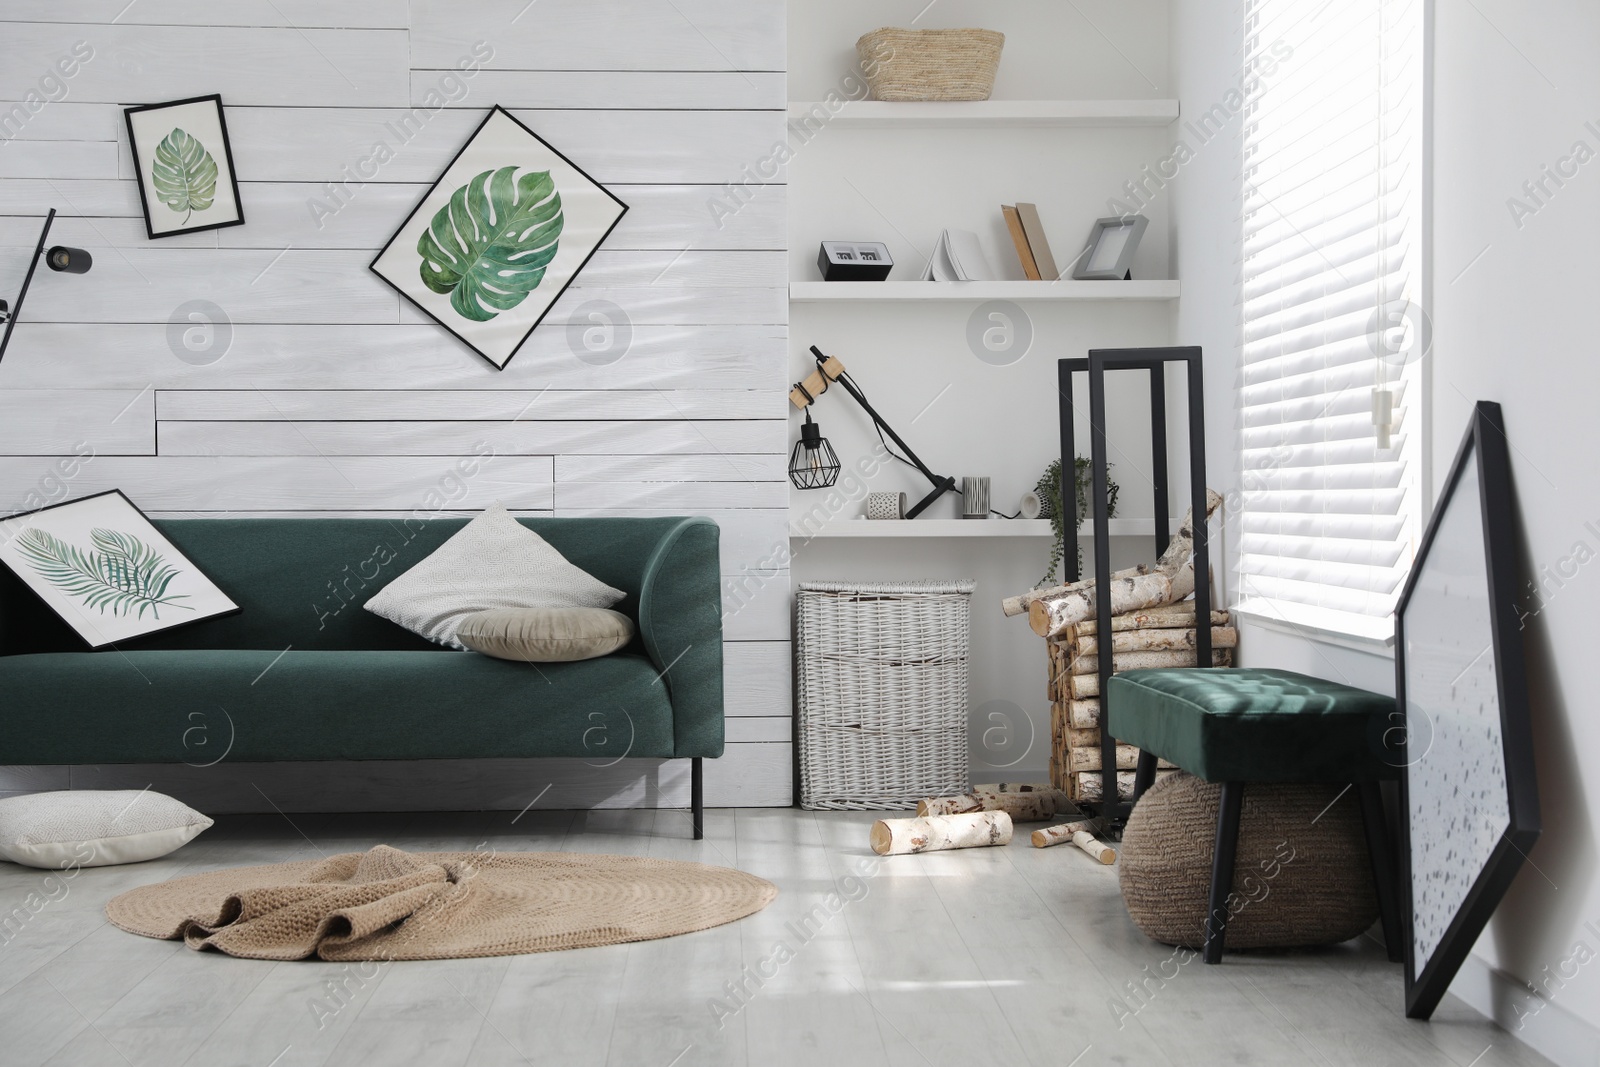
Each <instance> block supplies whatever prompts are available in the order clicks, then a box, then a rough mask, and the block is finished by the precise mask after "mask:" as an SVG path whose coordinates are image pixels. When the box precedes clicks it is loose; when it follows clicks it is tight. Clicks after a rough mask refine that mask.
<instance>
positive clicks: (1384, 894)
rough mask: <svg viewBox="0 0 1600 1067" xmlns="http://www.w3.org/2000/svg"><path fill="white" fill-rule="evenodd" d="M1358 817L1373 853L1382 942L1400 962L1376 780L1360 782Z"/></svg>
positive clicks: (1395, 898)
mask: <svg viewBox="0 0 1600 1067" xmlns="http://www.w3.org/2000/svg"><path fill="white" fill-rule="evenodd" d="M1356 789H1357V790H1359V791H1360V794H1361V821H1362V823H1363V824H1364V825H1365V826H1366V830H1367V853H1368V854H1369V855H1370V856H1371V857H1372V881H1373V883H1374V885H1375V886H1376V887H1377V891H1378V915H1379V916H1380V917H1381V918H1382V919H1383V944H1384V947H1385V948H1386V949H1388V951H1389V962H1390V963H1399V962H1401V961H1402V960H1403V959H1404V958H1405V957H1404V954H1403V953H1402V952H1401V944H1400V939H1401V937H1402V936H1403V935H1402V934H1401V932H1400V931H1401V926H1400V900H1399V894H1398V888H1399V887H1398V886H1396V885H1395V877H1394V857H1393V856H1392V855H1391V854H1390V852H1389V834H1388V830H1387V828H1386V827H1385V825H1384V823H1385V820H1384V817H1383V790H1382V788H1381V787H1380V786H1379V785H1378V783H1377V782H1360V783H1358V784H1357V785H1356Z"/></svg>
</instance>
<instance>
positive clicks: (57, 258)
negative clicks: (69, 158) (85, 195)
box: [0, 208, 94, 359]
mask: <svg viewBox="0 0 1600 1067" xmlns="http://www.w3.org/2000/svg"><path fill="white" fill-rule="evenodd" d="M55 218H56V209H55V208H51V209H50V214H48V215H46V216H45V217H44V229H42V230H40V231H39V243H38V244H36V245H34V246H33V258H32V259H30V260H28V273H27V274H25V275H23V278H22V292H20V293H18V294H17V306H16V307H15V308H12V307H9V306H7V304H6V302H5V301H4V300H0V322H4V323H5V324H6V332H5V336H3V337H0V359H4V358H5V355H6V345H8V344H10V343H11V328H12V327H13V326H15V325H16V324H17V316H19V315H21V314H22V301H23V300H25V299H26V298H27V296H28V286H30V285H32V284H33V272H34V270H35V269H36V268H37V267H38V266H39V257H40V256H41V255H42V256H44V261H45V265H46V266H48V267H49V268H50V269H51V270H53V271H60V272H65V273H67V274H87V273H89V268H90V267H92V266H94V257H93V256H91V255H89V253H87V252H85V251H84V250H83V249H81V248H68V247H67V246H66V245H54V246H52V247H51V248H50V250H49V251H46V250H45V247H44V242H45V239H46V238H48V237H49V236H50V224H51V223H52V222H54V221H55Z"/></svg>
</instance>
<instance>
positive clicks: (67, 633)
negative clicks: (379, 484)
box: [0, 518, 723, 838]
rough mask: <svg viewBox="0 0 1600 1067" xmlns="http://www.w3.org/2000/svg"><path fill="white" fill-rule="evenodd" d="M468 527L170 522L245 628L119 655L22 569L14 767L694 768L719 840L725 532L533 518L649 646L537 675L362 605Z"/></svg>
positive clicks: (225, 626) (12, 711) (6, 650)
mask: <svg viewBox="0 0 1600 1067" xmlns="http://www.w3.org/2000/svg"><path fill="white" fill-rule="evenodd" d="M465 521H466V520H464V519H431V520H420V519H407V520H400V519H394V520H384V519H231V518H230V519H183V520H168V521H161V522H157V523H156V525H157V526H158V527H159V528H160V529H161V531H162V532H163V533H165V534H166V535H167V536H168V537H169V538H171V539H172V541H173V543H174V544H176V545H178V546H179V547H180V548H181V549H183V551H184V552H185V553H187V554H188V556H189V558H190V559H192V560H193V561H194V562H195V563H196V564H198V565H199V566H200V567H201V568H202V569H203V570H204V571H205V572H206V573H207V574H208V575H209V576H210V577H211V579H212V580H213V581H215V582H216V583H217V584H218V585H219V586H220V587H221V588H222V589H223V591H224V592H226V593H227V594H228V595H229V596H230V597H232V598H233V600H234V602H235V603H237V604H239V606H240V607H241V608H242V609H243V610H242V611H240V612H238V613H236V614H233V615H229V616H225V617H222V618H216V619H209V620H205V621H202V622H197V623H195V624H193V625H190V626H185V627H181V628H178V629H174V630H170V631H167V632H165V633H161V634H156V635H153V636H151V637H148V638H144V639H142V640H139V641H135V642H129V643H128V644H127V645H125V646H124V647H121V648H117V649H107V650H104V651H100V652H89V651H85V645H84V643H83V642H82V641H81V640H80V639H79V638H78V637H77V636H76V634H75V633H73V631H72V630H71V629H70V628H69V627H68V626H67V625H66V624H65V623H63V622H62V621H61V620H60V619H59V618H57V617H56V615H55V614H54V613H53V612H52V611H51V610H50V609H49V608H47V607H46V606H44V604H43V603H41V602H40V601H39V600H38V599H37V598H36V597H35V596H34V595H33V594H32V593H31V592H30V591H29V590H28V589H27V587H26V586H24V585H23V584H22V583H21V582H20V581H19V580H18V579H17V578H16V577H15V576H14V575H12V574H11V573H10V572H9V571H7V570H5V568H0V693H3V694H4V698H3V702H0V764H9V765H39V764H95V763H179V762H182V763H190V764H198V765H204V764H208V763H212V762H215V761H217V760H218V759H220V758H226V759H227V760H230V761H235V762H262V761H269V762H270V761H284V760H410V759H463V758H466V759H473V758H485V757H502V756H504V757H522V756H528V757H532V756H557V757H560V756H570V757H577V758H582V759H586V760H589V761H594V762H597V763H603V764H608V763H610V762H612V761H613V760H616V759H620V758H622V757H624V756H630V757H652V758H690V759H692V760H693V761H694V762H693V774H692V779H693V785H692V798H693V809H694V811H693V818H694V835H695V837H697V838H698V837H700V836H701V833H702V788H701V782H702V777H701V762H700V761H701V759H702V758H704V757H708V756H709V757H716V756H720V755H721V754H722V747H723V721H722V719H723V705H722V606H721V579H720V577H719V573H720V571H719V568H718V564H717V539H718V529H717V525H716V523H714V522H712V521H711V520H709V519H704V518H644V519H625V518H593V519H522V520H520V521H521V522H522V523H523V525H524V526H526V527H528V528H529V529H531V530H533V531H534V532H535V533H538V534H539V535H540V536H541V537H543V538H544V539H545V540H547V541H549V542H550V544H552V545H554V546H555V548H556V549H558V550H559V551H560V552H561V553H562V555H564V556H566V558H567V559H569V560H571V561H572V562H573V563H574V564H576V565H577V566H579V567H582V568H583V569H584V570H586V571H588V572H589V573H590V574H592V575H594V576H595V577H596V578H598V579H600V580H601V581H603V582H605V583H606V584H608V585H610V586H613V587H615V588H617V589H621V590H623V591H625V592H626V593H627V594H628V595H627V597H626V599H624V600H623V601H621V602H620V603H619V604H617V605H616V610H618V611H621V612H623V613H624V614H626V615H628V616H629V617H630V618H631V619H632V620H633V621H634V623H635V625H636V627H637V630H638V633H637V636H636V637H635V638H634V640H633V642H632V643H631V644H630V645H629V646H628V647H627V648H625V649H623V650H622V651H620V652H617V653H615V654H613V655H610V656H605V657H603V658H601V659H593V660H584V661H581V662H578V663H548V664H537V665H531V664H524V663H510V662H506V661H504V660H496V659H491V658H489V657H487V656H481V655H479V654H477V653H475V652H456V651H452V650H450V649H446V648H442V647H440V646H438V645H435V644H432V643H430V642H428V641H425V640H423V639H422V638H420V637H417V636H416V635H414V634H412V633H409V632H408V631H406V630H403V629H401V628H400V627H398V626H396V625H394V624H393V623H391V622H388V621H386V620H384V619H381V618H379V617H377V616H376V615H373V614H372V613H371V612H368V611H365V610H363V609H362V607H361V605H362V604H364V603H365V602H366V601H367V599H368V598H370V597H371V596H372V595H373V594H374V593H375V592H377V591H378V590H379V589H380V588H382V587H383V586H384V585H385V584H387V583H388V582H390V581H392V580H393V579H394V578H395V577H396V576H398V575H399V574H401V573H403V572H404V571H406V570H407V569H409V568H410V567H412V566H414V565H415V564H416V563H417V562H418V561H420V560H421V559H423V558H424V557H425V556H427V555H428V553H430V552H432V551H433V550H434V549H435V548H437V547H438V546H439V545H440V544H441V543H443V542H444V540H445V539H446V538H448V537H449V536H450V535H451V534H453V533H455V532H456V531H457V530H459V529H460V528H461V527H462V526H463V525H464V523H465ZM224 742H226V748H224ZM224 752H225V753H226V755H225V757H224V755H223V753H224Z"/></svg>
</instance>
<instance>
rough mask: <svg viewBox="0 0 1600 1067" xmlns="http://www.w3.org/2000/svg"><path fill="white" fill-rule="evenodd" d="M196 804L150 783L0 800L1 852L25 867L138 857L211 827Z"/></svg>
mask: <svg viewBox="0 0 1600 1067" xmlns="http://www.w3.org/2000/svg"><path fill="white" fill-rule="evenodd" d="M210 826H211V820H210V819H208V818H206V817H205V816H204V815H201V814H200V813H199V812H198V811H195V810H194V809H193V808H191V807H189V806H188V805H187V804H184V803H183V802H182V801H178V800H174V799H172V798H171V797H169V796H164V795H162V794H161V793H152V792H151V791H150V790H148V789H75V790H69V791H66V792H59V793H29V794H27V795H25V796H20V797H7V798H6V799H4V800H0V856H3V857H4V858H6V859H8V860H10V861H11V862H12V863H20V864H22V865H23V866H25V867H50V868H53V869H56V870H64V869H66V868H68V867H106V866H110V865H111V864H115V863H139V862H142V861H144V860H153V859H156V858H157V857H159V856H165V855H166V854H167V853H169V852H172V851H173V850H175V849H177V848H179V847H181V846H183V845H186V844H188V843H189V842H190V841H192V840H194V839H195V838H196V837H198V836H199V835H200V834H201V832H203V831H205V830H207V829H209V828H210Z"/></svg>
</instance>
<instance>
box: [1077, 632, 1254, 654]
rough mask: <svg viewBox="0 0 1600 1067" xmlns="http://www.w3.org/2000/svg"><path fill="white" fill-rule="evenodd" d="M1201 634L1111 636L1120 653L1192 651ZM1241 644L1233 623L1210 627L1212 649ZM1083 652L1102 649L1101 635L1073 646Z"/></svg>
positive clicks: (1138, 633)
mask: <svg viewBox="0 0 1600 1067" xmlns="http://www.w3.org/2000/svg"><path fill="white" fill-rule="evenodd" d="M1198 639H1199V634H1198V632H1197V631H1195V630H1129V631H1127V632H1125V633H1120V634H1119V633H1114V634H1112V635H1111V651H1112V653H1113V654H1116V653H1121V652H1175V651H1179V650H1181V649H1190V650H1192V649H1193V648H1194V646H1195V642H1196V640H1198ZM1238 646H1239V631H1238V630H1237V629H1235V628H1234V627H1232V626H1213V627H1212V628H1211V647H1212V648H1237V647H1238ZM1073 647H1074V650H1075V651H1076V652H1077V653H1078V654H1079V655H1080V656H1082V655H1089V654H1090V653H1094V652H1099V651H1100V638H1099V637H1098V636H1096V635H1094V634H1089V635H1086V636H1084V637H1080V638H1078V640H1077V643H1076V644H1075V645H1074V646H1073Z"/></svg>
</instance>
